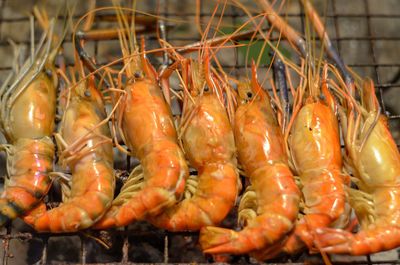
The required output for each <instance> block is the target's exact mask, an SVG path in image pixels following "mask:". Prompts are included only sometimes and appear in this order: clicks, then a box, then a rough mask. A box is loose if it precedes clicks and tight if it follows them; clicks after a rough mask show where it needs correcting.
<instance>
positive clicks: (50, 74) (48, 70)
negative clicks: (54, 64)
mask: <svg viewBox="0 0 400 265" xmlns="http://www.w3.org/2000/svg"><path fill="white" fill-rule="evenodd" d="M45 73H46V75H47V76H50V77H51V76H52V75H53V71H51V70H50V69H47V70H46V71H45Z"/></svg>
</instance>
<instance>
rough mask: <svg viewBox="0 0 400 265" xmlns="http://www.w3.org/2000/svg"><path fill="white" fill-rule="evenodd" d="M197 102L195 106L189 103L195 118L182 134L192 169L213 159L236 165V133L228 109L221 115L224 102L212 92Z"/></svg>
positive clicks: (198, 98)
mask: <svg viewBox="0 0 400 265" xmlns="http://www.w3.org/2000/svg"><path fill="white" fill-rule="evenodd" d="M194 100H195V103H193V102H191V101H189V102H188V103H187V106H186V107H187V108H188V109H193V110H192V111H194V114H193V116H195V117H196V119H192V120H190V126H188V128H187V129H186V130H185V131H184V133H183V142H184V146H185V150H186V155H187V156H188V159H189V161H190V162H191V164H192V166H193V167H200V168H201V166H202V165H205V164H207V163H210V162H212V161H210V158H213V160H215V161H219V162H231V161H235V163H236V158H235V152H236V147H235V144H234V136H233V130H232V128H231V125H230V123H229V120H228V119H227V116H226V113H225V110H223V114H218V113H221V109H223V108H224V107H223V106H222V104H221V102H220V101H219V99H218V98H217V97H216V96H215V95H213V94H211V92H204V93H203V95H202V96H200V95H199V96H198V97H195V98H194ZM217 114H218V115H217ZM205 125H206V128H204V126H205Z"/></svg>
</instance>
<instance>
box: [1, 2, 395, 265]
mask: <svg viewBox="0 0 400 265" xmlns="http://www.w3.org/2000/svg"><path fill="white" fill-rule="evenodd" d="M220 2H222V1H220ZM257 2H258V4H259V5H260V7H261V8H262V9H264V11H265V13H264V14H263V15H262V16H263V17H264V18H265V17H266V18H267V19H268V20H269V21H270V23H271V24H272V25H274V28H275V29H277V30H279V31H280V32H281V33H282V35H283V36H285V37H286V38H287V39H289V41H290V42H291V43H292V44H294V45H295V46H296V47H295V48H296V50H298V51H299V52H300V53H301V56H302V57H303V58H304V59H303V60H302V62H303V63H302V66H301V68H300V69H298V68H296V67H295V66H293V68H294V69H295V70H296V71H297V72H298V73H299V76H300V83H299V85H298V88H297V89H294V88H293V87H292V85H291V92H292V96H293V98H294V104H293V108H292V109H293V111H292V113H289V107H288V105H289V100H288V96H287V95H286V94H287V84H286V74H285V66H284V65H283V63H282V61H281V60H280V58H279V57H281V55H280V54H279V52H278V51H277V50H276V54H275V55H274V57H275V58H274V66H275V68H276V76H275V80H276V81H277V87H278V88H279V90H280V92H281V93H282V94H283V97H282V102H281V101H280V100H279V98H278V97H277V96H275V98H270V96H269V95H268V93H267V92H266V91H264V89H263V88H262V86H261V85H260V84H259V82H258V80H257V74H256V72H257V70H256V66H255V65H254V64H253V65H252V72H251V80H249V79H247V78H243V79H242V80H234V79H232V78H230V77H228V76H227V74H225V73H224V72H223V71H222V68H221V67H218V68H217V69H216V68H214V67H213V66H212V62H214V64H216V65H219V62H218V60H217V58H216V57H215V54H216V53H217V50H218V49H216V48H215V47H214V48H211V45H213V44H214V43H221V42H222V44H220V48H221V47H222V46H223V45H224V44H225V43H226V42H227V41H228V40H231V39H233V38H234V37H235V33H237V32H235V33H234V34H231V35H229V36H228V37H227V38H225V39H224V40H223V41H222V39H218V40H216V38H214V39H212V40H211V41H208V40H206V36H207V33H208V31H209V30H210V25H211V22H210V24H209V25H208V26H207V28H206V30H205V34H204V37H203V38H202V40H201V41H200V42H199V43H198V44H196V45H197V46H199V47H196V45H192V46H189V47H188V48H187V49H189V50H198V59H197V60H194V59H188V58H185V57H183V56H182V55H181V54H180V53H179V52H178V51H179V50H180V51H182V50H183V49H177V48H176V47H172V46H171V45H169V44H168V43H167V42H166V41H161V43H162V46H163V47H164V48H162V49H158V50H157V52H158V51H163V52H166V53H167V54H168V56H169V57H170V58H172V59H174V60H175V63H173V64H172V65H171V66H169V67H167V68H163V70H162V71H160V72H157V71H156V70H155V69H154V68H153V66H152V65H151V64H150V62H149V61H148V59H147V57H146V54H147V53H149V51H145V49H144V48H145V47H144V40H143V39H142V40H141V43H140V45H139V44H138V43H137V40H136V33H135V26H134V21H135V16H134V15H132V16H131V21H129V18H128V17H127V16H126V15H125V11H129V12H132V11H133V12H132V13H133V14H134V9H128V8H121V7H120V6H119V4H115V6H114V7H112V8H109V9H110V10H111V9H112V10H114V11H115V12H116V13H117V21H118V23H119V25H120V28H121V29H120V30H118V33H117V34H118V36H119V39H120V45H121V50H122V55H123V57H122V58H121V59H120V60H118V61H123V63H124V66H123V68H122V69H120V70H117V71H116V70H115V68H113V69H111V68H110V65H112V64H113V63H111V64H109V65H106V66H103V67H100V68H98V69H96V67H95V64H94V61H92V60H91V59H89V58H87V57H86V55H85V52H84V51H83V49H82V47H81V46H83V44H84V41H83V40H81V38H82V36H84V35H85V33H81V34H79V37H80V38H79V39H78V38H77V39H76V42H75V45H77V47H78V48H79V49H78V50H79V51H80V52H79V54H78V52H75V56H76V64H75V68H74V69H72V68H71V71H70V78H71V80H72V81H69V80H68V77H67V74H66V71H65V67H60V69H57V70H56V68H55V67H54V60H55V58H56V55H57V53H58V52H59V51H60V44H61V40H57V38H53V28H54V22H52V21H51V22H50V21H47V17H46V16H41V15H40V13H39V12H37V14H36V15H37V17H38V19H39V20H40V21H41V22H42V24H43V26H44V28H46V31H47V38H45V37H43V38H42V39H43V41H42V45H40V46H41V47H40V48H39V49H38V51H37V52H35V53H32V55H31V58H30V59H29V60H28V61H27V62H26V63H25V64H24V65H23V66H22V67H19V66H17V65H16V66H15V67H14V68H13V70H12V72H11V74H10V76H9V77H8V78H7V81H6V82H5V83H4V84H3V86H2V87H1V89H0V99H1V106H0V107H1V113H0V117H1V124H2V131H3V133H4V134H5V136H6V138H7V141H8V142H9V143H8V144H6V145H3V146H2V148H3V149H4V150H6V151H7V154H8V160H7V171H8V179H7V181H6V189H5V191H4V193H3V194H2V195H1V198H0V221H1V223H0V225H4V224H5V223H7V222H8V221H10V220H12V219H14V218H16V217H17V216H21V215H22V216H23V220H25V221H26V222H27V223H29V224H31V225H32V226H33V227H34V229H36V230H37V231H49V232H54V233H60V232H74V231H78V230H81V229H86V228H89V227H91V228H94V229H105V228H110V227H120V226H125V225H128V224H130V223H132V222H134V221H138V220H147V221H149V222H151V223H152V224H154V225H155V226H157V227H160V228H163V229H166V230H170V231H186V230H200V239H199V241H200V244H201V246H202V248H203V249H204V252H205V253H210V254H217V253H233V254H243V253H250V255H252V256H254V257H255V258H257V259H260V260H264V259H268V258H273V257H275V256H277V255H279V254H282V253H289V254H295V253H297V252H299V251H301V250H303V249H304V248H305V247H308V248H309V249H315V250H319V251H322V252H329V253H349V254H353V255H359V254H367V253H373V252H377V251H381V250H387V249H391V248H394V247H396V246H398V245H400V242H398V240H397V238H400V237H397V236H395V234H396V233H397V232H398V225H397V216H398V214H397V209H399V207H397V201H398V199H397V196H398V180H397V179H398V178H399V177H398V176H399V174H398V171H400V155H399V152H398V149H397V147H396V145H395V143H394V141H393V139H392V137H391V135H390V133H389V130H388V128H387V125H386V122H385V120H384V118H383V117H381V115H380V112H379V106H378V103H377V100H376V98H375V95H374V87H373V83H372V82H371V81H370V80H366V81H364V85H363V87H362V88H360V85H358V83H357V82H356V81H355V80H354V78H353V77H352V76H351V75H350V74H349V72H348V70H347V68H346V67H345V65H344V64H343V62H342V61H341V59H340V57H338V56H337V54H336V53H335V50H334V48H333V46H332V45H331V43H330V41H329V37H328V36H327V34H326V31H325V29H324V26H323V24H322V23H321V20H320V19H319V17H318V15H317V13H316V11H315V10H314V9H313V7H312V6H311V4H310V3H309V2H308V1H307V0H304V1H303V4H304V6H305V10H306V11H307V14H308V17H309V18H310V20H311V22H312V23H313V25H314V27H315V28H316V31H317V33H318V34H319V35H320V38H321V39H323V40H324V44H325V48H326V51H327V54H328V56H329V57H330V58H331V59H332V60H333V61H334V63H335V65H336V67H337V68H338V69H339V70H337V68H336V67H335V66H334V65H328V64H326V63H325V64H324V65H323V66H321V65H322V64H321V62H320V61H319V60H315V59H314V58H313V56H312V53H311V51H310V50H307V48H306V46H305V44H306V42H305V41H304V40H303V39H302V38H301V37H300V35H299V34H298V33H297V32H296V31H295V30H293V29H292V28H290V26H289V25H287V24H286V22H285V21H284V20H283V19H281V18H280V17H279V16H278V15H277V14H276V13H275V12H274V11H273V9H272V6H271V5H270V4H269V3H268V1H266V0H258V1H257ZM234 3H235V4H237V5H239V6H241V5H240V3H238V2H237V1H234ZM218 4H220V3H218ZM224 4H226V3H224ZM243 8H244V7H243ZM103 9H104V8H103ZM103 9H102V10H103ZM244 9H245V8H244ZM96 11H97V10H94V11H91V12H90V13H88V15H87V16H89V15H91V14H93V13H94V12H96ZM214 15H215V12H214V13H213V17H214ZM249 23H251V22H249ZM76 27H77V26H76ZM259 28H260V27H259V26H257V30H258V31H260V30H259ZM261 35H263V36H264V35H265V34H264V33H263V32H261ZM73 38H74V39H75V38H76V36H75V34H74V37H73ZM139 46H140V49H139ZM16 55H17V56H18V47H17V46H16ZM79 56H81V57H82V59H83V61H81V60H80V59H79ZM281 59H282V60H283V61H284V62H286V63H288V62H287V60H286V59H285V58H283V57H282V58H281ZM61 65H62V64H61ZM84 65H85V66H86V67H87V68H88V69H89V71H90V73H89V74H88V75H85V69H84ZM74 70H77V71H78V74H76V73H75V71H74ZM172 73H174V74H176V76H177V77H178V78H179V80H180V81H181V88H182V89H181V90H182V91H181V92H176V91H174V90H173V89H170V87H169V77H170V75H171V74H172ZM330 73H333V74H334V76H335V78H336V79H337V80H338V81H339V85H337V84H336V83H335V81H334V80H332V79H331V78H329V74H330ZM320 75H321V77H320ZM77 77H78V79H77ZM95 77H96V78H98V79H99V81H100V82H98V84H97V85H96V82H95V79H94V78H95ZM288 79H289V78H288ZM233 83H234V84H235V85H232V84H233ZM289 83H290V84H291V82H289ZM102 86H104V87H105V88H104V89H102V88H101V87H102ZM233 87H236V90H235V89H234V88H233ZM356 88H357V92H358V93H359V94H360V95H361V98H362V102H361V104H360V103H358V102H357V101H356V100H355V93H356ZM57 89H59V90H60V92H59V97H58V105H59V108H58V109H59V111H60V113H61V114H62V120H61V123H60V125H59V128H58V132H57V133H55V134H54V136H55V140H56V142H57V147H58V148H57V149H58V163H59V164H60V165H61V167H62V169H63V170H65V171H68V172H70V174H67V173H61V172H54V171H55V170H54V169H53V163H54V158H55V152H54V149H55V147H54V144H53V141H52V139H51V136H52V135H53V130H54V115H55V110H56V101H57V100H56V94H57V93H56V91H57ZM170 92H173V93H174V96H175V97H177V98H178V99H179V101H180V102H181V106H182V114H181V115H180V117H173V115H172V113H171V108H170V107H171V106H170V105H171V99H170ZM275 95H276V93H275ZM106 102H107V103H110V104H112V105H113V109H112V111H111V113H110V114H109V115H107V114H106V111H105V107H104V106H105V103H106ZM272 102H274V106H275V107H273V105H272V104H271V103H272ZM27 114H28V115H27ZM276 114H277V115H276ZM338 117H339V120H340V127H341V129H342V130H341V131H342V133H343V135H344V136H343V139H344V141H345V152H344V154H342V151H341V146H340V130H339V123H338ZM109 121H111V124H112V130H110V128H109V124H110V122H109ZM111 131H112V133H111ZM121 141H122V142H123V143H124V145H125V146H126V147H127V149H126V148H125V147H124V146H123V145H121V144H120V142H121ZM113 145H114V146H115V147H117V148H118V149H119V150H120V151H122V152H125V153H127V154H129V155H132V156H135V157H137V158H138V159H139V161H140V165H139V166H137V167H136V168H135V169H134V170H133V171H132V172H131V174H130V176H129V178H128V179H127V180H126V182H125V183H124V186H123V187H122V188H121V191H120V192H119V194H118V195H117V196H116V197H115V198H114V190H115V175H116V174H115V171H114V169H113ZM342 157H344V162H343V161H342ZM189 167H192V168H193V169H195V170H196V172H197V173H196V174H192V175H190V174H189ZM239 168H240V169H242V175H244V176H246V177H248V181H247V182H248V183H249V184H248V186H247V187H246V190H245V191H244V193H243V194H242V196H241V200H240V203H239V220H240V221H241V224H242V225H243V229H242V230H241V231H236V230H232V229H227V228H220V227H216V226H217V225H219V224H220V223H221V222H222V220H223V219H224V218H225V217H226V216H227V214H228V213H229V211H230V210H231V209H232V208H233V207H234V206H235V204H236V200H237V198H238V195H239V192H240V190H241V182H240V179H239ZM292 172H293V173H294V175H295V176H296V177H295V176H294V175H293V173H292ZM348 173H350V174H351V177H350V176H349V174H348ZM54 179H58V181H59V182H61V183H62V187H63V202H62V203H61V204H60V205H59V206H58V207H56V208H53V209H47V208H46V204H45V203H44V202H43V198H44V196H45V195H46V193H47V191H48V190H49V189H50V186H51V183H52V182H53V180H54ZM350 179H351V181H353V182H354V183H355V184H356V185H357V189H355V188H351V187H350ZM349 205H350V206H351V207H352V208H353V209H354V210H355V213H356V215H357V219H358V222H359V223H360V224H361V226H362V228H361V229H360V230H359V232H357V233H356V234H353V233H351V232H350V231H349V229H347V230H343V229H344V228H345V227H346V225H347V223H348V218H349V216H350V215H349V209H350V207H349ZM333 227H339V228H340V229H334V228H333Z"/></svg>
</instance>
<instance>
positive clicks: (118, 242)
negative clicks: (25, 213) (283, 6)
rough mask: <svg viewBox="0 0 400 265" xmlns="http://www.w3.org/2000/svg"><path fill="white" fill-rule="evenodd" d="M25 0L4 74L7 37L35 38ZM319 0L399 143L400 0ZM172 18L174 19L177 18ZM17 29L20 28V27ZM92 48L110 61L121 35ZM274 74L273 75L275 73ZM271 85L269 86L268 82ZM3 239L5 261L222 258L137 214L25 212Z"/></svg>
mask: <svg viewBox="0 0 400 265" xmlns="http://www.w3.org/2000/svg"><path fill="white" fill-rule="evenodd" d="M22 2H23V1H10V0H8V1H7V0H0V56H2V57H1V58H2V63H1V64H0V79H1V80H4V77H5V75H6V74H7V72H8V71H9V70H10V69H11V61H12V52H10V51H11V48H10V45H9V44H8V42H7V39H8V38H11V39H13V40H15V41H16V42H18V43H24V44H26V45H29V19H28V17H27V16H26V15H24V14H23V13H22V11H28V12H30V11H31V3H26V4H23V5H25V6H24V10H20V9H19V8H20V7H18V6H17V5H18V3H19V5H21V3H22ZM32 2H34V1H32ZM54 2H56V1H53V2H52V1H48V2H46V4H47V5H54ZM81 2H82V3H80V4H78V10H79V11H78V12H77V13H78V14H83V13H84V12H85V10H87V9H85V8H87V7H86V6H85V3H86V1H81ZM160 2H162V3H161V4H160V9H159V11H160V15H161V16H163V17H165V18H167V19H172V20H173V19H182V18H184V19H186V20H190V21H195V15H196V9H195V7H194V4H195V1H193V0H192V1H190V0H165V1H160ZM242 2H246V1H242ZM247 2H248V3H246V4H248V5H249V6H250V7H254V8H256V6H255V5H254V3H252V2H251V1H247ZM291 2H293V3H291V6H293V7H291V8H290V9H289V11H288V13H287V17H288V20H289V23H290V24H291V25H292V26H294V27H295V28H297V29H298V30H299V31H300V32H304V27H305V23H304V19H303V18H304V12H303V10H302V9H301V7H300V4H299V3H298V2H297V1H291ZM313 2H314V3H315V5H316V7H317V9H318V12H319V14H323V10H324V6H325V4H326V7H327V13H326V20H327V21H326V24H327V28H328V32H329V34H330V36H331V39H332V41H333V42H334V44H335V45H336V47H337V48H338V50H339V53H340V54H341V55H342V58H343V59H344V61H345V63H346V64H348V65H349V66H350V67H352V68H353V69H354V70H355V72H356V73H358V74H359V75H360V76H362V77H365V76H370V77H372V79H373V80H374V82H375V84H376V88H377V95H378V99H379V101H380V104H381V106H382V108H383V111H384V112H385V113H386V114H387V116H388V118H389V126H390V129H391V131H392V134H393V136H394V139H395V141H396V143H397V144H398V143H399V142H400V140H399V139H400V136H399V135H400V134H399V132H398V131H399V128H400V123H399V122H400V120H399V119H400V108H399V107H398V106H396V105H397V104H396V103H397V101H398V99H399V97H398V94H399V93H398V89H399V87H400V81H399V79H400V63H399V59H400V58H399V57H400V54H399V53H396V52H397V50H398V48H397V47H399V44H400V33H399V32H400V31H399V30H398V28H396V25H400V23H399V22H400V13H399V12H400V3H399V2H397V1H396V0H382V1H373V0H353V1H347V0H327V1H326V3H325V2H324V1H322V0H321V1H313ZM378 2H379V4H378ZM324 3H325V4H324ZM42 4H43V3H42ZM215 4H216V1H211V0H208V1H200V20H201V22H203V23H207V22H208V21H209V18H210V16H211V14H212V10H213V9H212V8H213V7H214V6H215ZM106 5H109V3H108V1H98V3H97V6H106ZM156 5H157V3H156V1H142V2H141V3H139V6H138V9H140V10H144V11H147V12H150V13H152V14H154V13H155V12H156V10H155V8H156ZM53 7H54V6H53ZM80 8H81V9H80ZM80 11H82V12H80ZM393 12H394V13H393ZM396 12H397V13H396ZM219 14H220V13H219ZM75 17H76V18H78V17H79V15H75ZM217 17H218V14H217ZM246 20H247V19H246V15H245V14H244V12H243V11H242V10H240V9H239V8H236V7H234V6H227V8H226V10H225V13H224V22H225V23H231V24H233V25H239V24H240V23H243V22H244V21H246ZM168 23H169V24H171V25H173V24H174V22H168ZM168 23H167V24H168ZM36 24H37V23H36ZM176 24H178V26H176V25H175V26H172V27H171V28H170V29H169V30H168V31H167V41H169V42H170V43H172V44H173V45H183V44H187V43H191V42H194V41H198V40H199V37H200V35H199V34H198V33H193V32H197V31H196V28H195V26H194V23H193V25H191V24H183V25H182V24H179V23H176ZM95 26H99V27H107V26H109V23H107V22H102V21H101V19H99V18H97V19H96V20H95ZM190 27H193V28H192V29H194V30H190V29H191V28H190ZM36 28H37V29H38V30H37V32H40V30H39V27H38V25H36ZM16 29H18V30H16ZM188 29H189V30H188ZM185 30H186V31H185ZM15 31H18V34H17V35H16V34H15ZM182 32H183V33H182ZM188 32H189V33H188ZM25 33H26V34H25ZM39 36H40V34H37V37H39ZM277 36H278V35H276V34H274V35H272V39H273V40H275V43H276V39H277ZM37 39H38V38H37ZM285 42H286V41H285V40H282V46H283V47H289V46H288V45H287V43H285ZM146 44H147V47H148V48H149V49H151V48H156V47H157V45H158V42H157V39H156V37H155V36H154V34H153V35H150V36H147V37H146ZM63 45H64V50H65V51H66V57H67V60H69V62H72V53H71V52H70V51H71V47H72V45H71V37H70V36H67V38H66V41H65V43H64V44H63ZM285 45H286V46H285ZM86 50H87V51H88V53H89V54H92V55H94V57H95V58H96V59H97V60H98V63H100V64H104V63H106V62H107V61H108V59H103V58H107V56H105V55H111V56H112V55H113V54H118V50H119V43H118V40H114V41H110V40H107V41H105V40H100V41H88V42H87V45H86ZM287 50H290V48H287ZM222 53H230V55H228V56H227V59H225V60H224V59H223V58H221V61H222V66H223V67H224V69H225V70H227V71H229V73H230V74H232V75H233V76H234V77H236V78H237V77H239V76H241V75H245V71H246V64H245V62H244V59H243V58H241V57H240V56H238V54H240V51H239V50H238V49H237V48H234V49H230V50H227V52H225V51H222ZM291 54H292V55H291V59H293V60H296V59H295V57H296V56H297V55H296V54H295V53H293V52H292V53H291ZM221 57H223V56H221ZM232 58H233V59H232ZM151 59H153V60H154V62H155V63H156V64H157V63H158V64H159V63H160V62H159V61H158V60H156V59H154V58H151ZM260 68H261V70H260V71H259V77H260V79H262V78H264V75H265V73H266V71H265V70H266V69H267V66H266V65H262V66H260ZM262 74H264V75H262ZM268 77H270V74H269V76H268ZM265 85H266V87H268V85H269V84H268V82H266V83H265ZM0 162H1V165H0V166H1V169H2V170H3V171H2V174H5V173H4V172H5V159H4V157H3V158H2V160H1V161H0ZM131 162H132V161H130V159H129V157H124V156H121V155H119V163H117V162H116V167H117V168H120V169H126V170H128V171H129V170H130V168H131V164H132V163H131ZM53 193H54V192H53ZM53 193H51V194H50V195H49V200H50V201H51V200H52V198H57V194H53ZM235 218H236V215H235V213H234V211H233V212H232V213H231V214H230V216H228V218H227V221H225V225H229V226H231V227H232V226H235ZM0 239H1V241H0V244H1V247H0V255H1V256H0V259H1V261H2V264H23V263H29V264H32V263H35V264H61V263H63V264H64V263H69V264H89V263H100V264H139V263H162V264H166V263H180V264H183V263H188V264H191V263H215V262H217V261H216V260H214V259H213V257H212V256H210V255H203V254H202V252H201V249H200V247H199V245H198V243H197V241H198V233H194V232H183V233H170V232H167V231H163V230H160V229H156V228H154V227H153V226H151V225H149V224H147V223H145V222H139V223H136V224H133V225H130V226H129V227H125V228H122V229H118V230H109V231H91V230H88V231H83V232H78V233H69V234H50V233H36V232H34V231H33V230H32V229H31V228H30V227H28V226H27V225H25V224H24V223H23V222H22V221H21V220H15V221H14V222H12V224H10V225H8V226H6V227H4V228H2V229H1V230H0ZM99 241H101V242H104V243H106V244H108V245H109V249H107V248H105V247H104V246H103V245H102V244H101V243H100V242H99ZM226 258H227V262H229V263H232V264H248V263H256V261H254V260H252V259H251V258H249V257H248V256H246V255H241V256H229V255H228V256H227V257H226ZM330 258H331V260H332V262H333V263H334V264H400V261H398V251H397V250H392V251H389V252H385V253H379V254H374V255H367V256H361V257H349V256H341V255H331V256H330ZM269 262H272V263H275V264H302V263H304V262H307V263H308V264H323V262H322V259H321V257H320V255H319V254H315V255H310V254H308V253H306V252H304V253H301V254H299V255H298V256H296V257H284V258H280V259H276V260H273V261H268V262H267V263H269Z"/></svg>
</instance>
